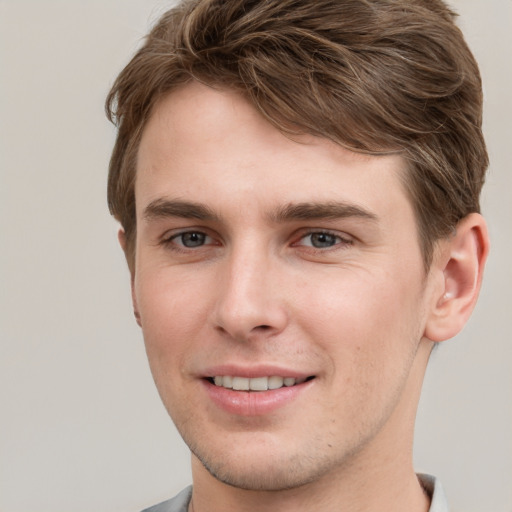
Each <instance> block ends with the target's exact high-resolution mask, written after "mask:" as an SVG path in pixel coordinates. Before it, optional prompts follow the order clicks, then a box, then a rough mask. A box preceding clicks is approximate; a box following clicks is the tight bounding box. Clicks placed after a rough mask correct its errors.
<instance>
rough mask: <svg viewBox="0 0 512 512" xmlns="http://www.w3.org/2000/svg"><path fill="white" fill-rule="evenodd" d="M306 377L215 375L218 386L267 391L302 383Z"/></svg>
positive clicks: (214, 380) (237, 389)
mask: <svg viewBox="0 0 512 512" xmlns="http://www.w3.org/2000/svg"><path fill="white" fill-rule="evenodd" d="M305 380H306V379H305V378H301V379H296V378H295V377H278V376H276V375H274V376H271V377H254V378H252V379H248V378H246V377H233V376H231V375H218V376H215V377H213V382H214V383H215V385H216V386H220V387H223V388H227V389H234V390H236V391H267V390H269V389H279V388H282V387H283V386H287V387H290V386H295V384H301V383H302V382H304V381H305Z"/></svg>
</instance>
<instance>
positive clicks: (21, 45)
mask: <svg viewBox="0 0 512 512" xmlns="http://www.w3.org/2000/svg"><path fill="white" fill-rule="evenodd" d="M170 5H171V4H170V2H164V1H161V0H101V1H99V0H89V1H79V0H62V1H56V0H53V1H42V0H3V1H2V0H0V173H1V174H0V178H1V182H0V236H1V238H0V273H1V276H0V277H1V281H0V343H1V344H0V512H33V511H36V510H37V511H38V512H64V511H66V512H69V511H73V512H90V511H92V510H94V511H96V512H107V511H108V512H117V511H119V512H121V511H123V512H130V511H133V512H136V511H139V510H140V509H142V508H143V507H145V506H148V505H150V504H153V503H156V502H158V501H160V500H163V499H165V498H167V497H170V496H172V495H173V494H175V493H176V492H177V491H179V490H180V489H181V488H182V487H184V486H185V485H187V484H188V483H189V482H190V470H189V460H188V452H187V449H186V447H185V446H184V445H183V443H182V441H181V440H180V439H179V437H178V435H177V434H176V431H175V429H174V427H173V425H172V423H171V421H170V420H169V419H168V417H167V414H166V413H165V411H164V408H163V406H162V405H161V404H160V401H159V398H158V396H157V393H156V390H155V389H154V386H153V382H152V379H151V376H150V373H149V370H148V366H147V362H146V358H145V353H144V348H143V343H142V337H141V334H140V332H139V329H138V327H137V326H136V324H135V322H134V320H133V316H132V309H131V304H130V298H129V278H128V272H127V269H126V267H125V263H124V259H123V256H122V254H121V251H120V249H119V248H118V245H117V241H116V230H117V227H116V225H115V222H114V221H113V220H112V219H111V218H110V217H109V214H108V211H107V206H106V193H105V188H106V176H107V164H108V159H109V153H110V150H111V147H112V143H113V140H114V129H113V127H112V126H110V125H109V123H108V122H107V121H106V119H105V117H104V114H103V102H104V98H105V95H106V94H107V91H108V89H109V86H110V85H111V83H112V81H113V80H114V78H115V76H116V75H117V73H118V72H119V71H120V69H121V68H122V66H123V65H124V64H125V63H126V62H127V61H128V59H129V57H130V56H131V55H132V54H133V52H134V51H135V49H136V48H137V47H138V45H139V44H140V42H141V38H142V37H143V35H144V34H145V33H146V31H147V29H148V28H149V27H150V25H151V23H152V22H154V21H155V19H156V18H157V17H158V15H159V14H161V13H162V12H163V11H164V10H166V9H167V8H168V7H169V6H170ZM452 5H453V6H454V7H455V8H456V10H457V11H458V12H459V13H460V14H461V16H460V21H459V22H460V25H461V27H462V28H463V30H464V32H465V34H466V36H467V39H468V41H469V43H470V46H471V47H472V49H473V51H474V53H475V54H476V56H477V59H478V60H479V62H480V65H481V71H482V75H483V79H484V83H485V97H486V100H485V133H486V137H487V141H488V146H489V152H490V157H491V168H490V173H489V177H488V181H487V185H486V188H485V193H484V197H483V210H484V213H485V215H486V217H487V219H488V222H489V225H490V233H491V237H492V254H491V257H490V260H489V263H488V267H487V271H486V276H485V284H484V288H483V290H482V293H481V299H480V302H479V305H478V307H477V309H476V311H475V313H474V315H473V317H472V319H471V321H470V323H469V325H468V326H467V327H466V329H465V330H464V331H463V333H462V334H461V335H459V336H458V337H457V338H456V339H454V340H451V341H449V342H446V343H444V344H443V346H442V347H440V348H439V350H438V351H437V352H436V353H435V355H434V356H433V358H432V360H431V365H430V369H429V371H428V374H427V378H426V383H425V389H424V394H423V397H422V401H421V403H420V410H419V416H418V421H417V442H416V446H415V463H416V468H417V469H418V470H420V471H424V472H429V473H433V474H435V475H437V476H439V477H440V478H441V479H442V482H443V484H444V486H445V488H446V490H447V493H448V496H449V499H450V502H451V504H452V507H453V510H454V511H455V512H457V511H461V512H462V511H464V512H512V371H511V370H512V343H511V339H510V322H511V318H512V308H511V306H512V245H511V241H512V173H511V169H510V167H511V160H512V159H511V157H510V154H511V147H512V128H511V127H512V121H511V119H512V100H511V91H512V50H511V49H512V1H511V0H488V1H485V2H484V1H483V0H453V1H452ZM226 448H227V449H229V439H226Z"/></svg>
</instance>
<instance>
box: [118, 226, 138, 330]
mask: <svg viewBox="0 0 512 512" xmlns="http://www.w3.org/2000/svg"><path fill="white" fill-rule="evenodd" d="M117 239H118V240H119V245H120V246H121V248H122V249H123V251H124V253H125V255H126V247H127V242H126V233H125V232H124V229H123V228H119V231H118V232H117ZM134 281H135V275H134V272H133V271H132V270H131V269H130V288H131V294H132V304H133V316H134V317H135V321H136V322H137V324H138V325H139V327H142V322H141V318H140V313H139V307H138V305H137V297H136V295H135V284H134Z"/></svg>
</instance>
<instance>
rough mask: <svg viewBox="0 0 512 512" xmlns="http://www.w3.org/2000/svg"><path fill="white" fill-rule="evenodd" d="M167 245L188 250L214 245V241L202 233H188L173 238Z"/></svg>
mask: <svg viewBox="0 0 512 512" xmlns="http://www.w3.org/2000/svg"><path fill="white" fill-rule="evenodd" d="M166 243H172V244H175V245H177V246H180V247H186V248H187V249H195V248H197V247H202V246H203V245H207V244H211V243H213V239H212V238H211V237H210V236H208V235H207V234H206V233H203V232H201V231H186V232H184V233H179V234H177V235H174V236H172V237H171V238H169V239H168V240H167V242H166Z"/></svg>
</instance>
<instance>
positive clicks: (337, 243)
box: [293, 229, 354, 252]
mask: <svg viewBox="0 0 512 512" xmlns="http://www.w3.org/2000/svg"><path fill="white" fill-rule="evenodd" d="M313 235H325V236H327V237H332V238H333V239H334V243H333V245H329V246H327V247H315V246H314V245H312V244H311V245H306V246H303V247H306V248H307V249H309V250H312V251H318V252H327V251H329V250H334V251H335V250H338V249H343V248H344V247H346V246H347V245H352V244H353V243H354V241H353V240H352V239H350V238H348V237H343V236H341V235H340V234H339V233H334V232H332V231H328V230H323V229H314V230H310V231H308V232H306V233H303V234H302V235H301V236H300V238H299V239H298V242H294V244H293V245H294V246H297V245H299V242H301V241H302V240H304V239H305V238H307V237H312V236H313Z"/></svg>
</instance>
